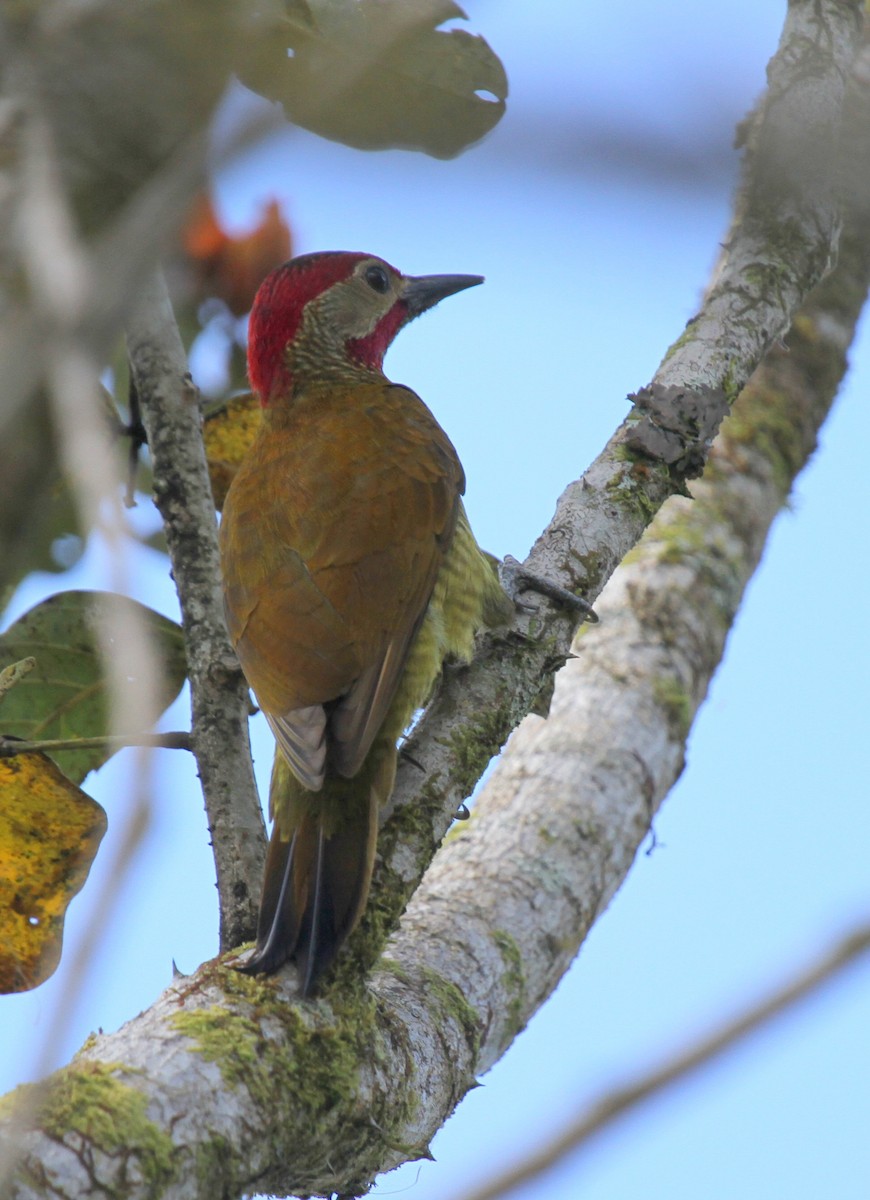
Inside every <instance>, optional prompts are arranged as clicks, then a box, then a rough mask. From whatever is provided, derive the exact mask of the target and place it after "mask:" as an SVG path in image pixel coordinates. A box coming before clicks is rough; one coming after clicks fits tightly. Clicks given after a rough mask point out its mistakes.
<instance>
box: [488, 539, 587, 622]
mask: <svg viewBox="0 0 870 1200" xmlns="http://www.w3.org/2000/svg"><path fill="white" fill-rule="evenodd" d="M498 574H499V579H500V580H501V585H502V587H503V588H504V590H505V591H506V592H507V594H508V595H509V596H510V598H511V599H512V600H513V602H514V604H516V605H517V607H518V608H523V609H529V608H530V606H529V605H527V604H523V603H522V601H521V600H520V599H519V595H520V593H521V592H527V591H534V592H538V593H540V595H542V596H547V597H548V598H549V599H550V600H553V601H555V603H556V604H558V605H560V607H562V608H567V609H569V610H571V611H573V612H575V613H579V614H580V618H581V620H583V621H589V622H590V624H592V625H597V624H598V614H597V613H596V612H595V609H594V608H593V607H592V605H591V604H589V603H588V601H586V600H584V599H583V597H582V596H575V595H574V593H573V592H569V591H568V589H567V588H563V587H561V586H560V585H559V584H558V583H553V582H552V581H551V580H549V579H545V578H544V577H543V576H541V575H536V574H535V573H534V572H533V571H528V570H526V568H525V567H524V566H523V565H522V563H521V562H518V561H517V559H515V558H514V557H513V555H512V554H506V555H505V557H504V559H503V560H502V561H501V562H500V563H499V567H498Z"/></svg>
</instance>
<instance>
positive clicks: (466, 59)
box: [241, 0, 508, 158]
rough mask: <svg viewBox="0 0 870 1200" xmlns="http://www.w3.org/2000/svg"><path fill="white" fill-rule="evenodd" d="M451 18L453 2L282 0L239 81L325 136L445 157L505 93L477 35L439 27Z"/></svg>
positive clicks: (470, 138)
mask: <svg viewBox="0 0 870 1200" xmlns="http://www.w3.org/2000/svg"><path fill="white" fill-rule="evenodd" d="M456 17H462V18H464V17H465V13H464V12H463V11H462V9H461V8H460V7H459V6H458V5H457V4H454V3H453V2H452V0H288V3H286V5H285V18H284V20H283V21H281V22H280V23H279V24H273V25H272V26H271V27H264V29H263V35H262V45H261V49H260V51H259V53H257V54H256V55H254V56H252V58H250V59H248V60H247V62H246V63H245V65H244V67H243V68H242V70H241V78H242V82H243V83H246V84H247V85H248V87H250V88H252V89H253V90H254V91H256V92H260V93H261V94H262V95H264V96H266V97H268V98H269V99H270V100H277V101H279V102H280V103H281V104H282V105H283V106H284V111H285V112H286V114H287V116H288V118H289V119H290V120H291V121H293V122H295V123H296V124H297V125H303V126H304V127H305V128H306V129H310V130H312V131H313V132H314V133H319V134H321V135H322V136H323V137H327V138H331V139H332V140H333V141H337V142H344V143H346V144H347V145H349V146H356V147H358V148H359V149H362V150H382V149H387V148H390V147H398V148H402V149H408V150H423V151H425V153H427V154H431V155H433V156H434V157H435V158H453V157H454V156H455V155H457V154H459V153H460V151H462V150H464V149H465V148H466V147H467V146H469V145H471V143H472V142H476V141H478V139H479V138H482V137H483V136H484V134H486V133H488V132H489V131H490V130H491V129H492V128H493V126H494V125H495V124H496V123H497V122H498V121H499V120H500V119H501V116H502V114H503V113H504V110H505V98H506V97H507V91H508V85H507V76H506V74H505V70H504V67H503V66H502V64H501V61H500V60H499V58H498V56H497V55H496V54H495V53H493V51H492V50H491V49H490V47H489V46H488V45H487V43H486V42H485V41H484V39H483V38H482V37H475V36H472V35H471V34H469V33H466V32H465V31H464V30H461V29H450V30H440V29H439V28H438V26H439V25H442V24H443V23H444V22H445V21H448V20H452V19H454V18H456ZM288 55H289V56H288Z"/></svg>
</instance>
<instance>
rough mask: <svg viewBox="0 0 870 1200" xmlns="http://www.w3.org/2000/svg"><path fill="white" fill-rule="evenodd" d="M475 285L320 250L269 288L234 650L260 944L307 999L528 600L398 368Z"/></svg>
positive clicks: (237, 546) (245, 483)
mask: <svg viewBox="0 0 870 1200" xmlns="http://www.w3.org/2000/svg"><path fill="white" fill-rule="evenodd" d="M482 282H483V280H482V278H481V277H480V276H478V275H426V276H420V277H414V276H407V275H402V274H401V273H400V272H399V271H397V270H396V269H395V268H394V267H391V266H390V265H389V264H388V263H386V262H384V261H383V259H381V258H377V257H375V256H373V255H369V254H359V253H349V252H338V251H336V252H327V253H319V254H305V255H302V256H301V257H298V258H294V259H292V260H291V261H290V262H287V263H285V264H284V265H283V266H281V267H278V268H277V269H276V270H275V271H273V272H272V273H271V274H270V275H269V276H268V277H267V278H266V279H265V280H264V282H263V283H262V285H261V286H260V289H259V291H258V292H257V296H256V299H255V301H254V306H253V309H252V311H251V318H250V327H249V334H248V373H249V377H250V381H251V386H252V388H253V389H254V391H255V392H256V394H257V395H258V397H259V399H260V402H261V405H262V407H263V416H264V419H263V422H262V425H261V428H260V430H259V433H258V435H257V438H256V440H255V442H254V444H253V446H252V448H251V450H250V451H249V453H248V455H247V456H246V458H245V459H244V460H243V462H242V464H241V466H240V468H239V470H238V473H237V474H236V477H235V479H234V480H233V483H232V485H231V487H230V489H229V492H228V494H227V497H226V501H225V504H224V509H223V517H222V521H221V529H220V543H221V561H222V570H223V586H224V600H225V608H226V616H227V624H228V628H229V632H230V637H231V640H232V642H233V644H234V646H235V648H236V651H237V653H238V656H239V660H240V662H241V665H242V669H243V671H244V673H245V676H246V678H247V680H248V683H249V684H250V685H251V688H252V689H253V691H254V693H255V695H256V697H257V702H258V704H259V705H260V708H261V709H262V711H263V713H264V714H265V716H266V720H267V721H268V723H269V725H270V727H271V729H272V732H273V733H274V735H275V740H276V743H277V747H276V755H275V762H274V766H273V770H272V780H271V785H270V792H269V807H270V816H271V818H272V820H273V829H272V835H271V840H270V844H269V851H268V857H267V862H266V872H265V881H264V885H263V893H262V898H261V904H260V913H259V922H258V931H257V945H256V950H255V951H254V953H253V956H252V957H251V958H250V960H248V961H247V962H246V963H245V964H244V966H243V968H242V969H243V970H246V971H249V972H271V971H275V970H277V969H278V968H279V967H281V966H282V965H283V964H284V963H285V962H286V961H288V960H294V961H295V962H296V964H297V968H298V971H299V975H300V980H301V990H302V993H303V995H309V994H310V993H311V991H312V989H313V988H314V987H315V985H316V983H317V981H318V979H319V978H320V976H321V975H322V974H323V972H324V971H325V970H326V968H327V967H328V966H329V965H330V964H331V963H332V961H333V960H334V958H335V955H336V953H337V951H338V949H339V948H340V946H341V945H342V943H343V942H344V940H345V939H346V938H347V936H348V935H349V934H350V932H351V931H352V930H353V928H354V927H355V925H356V924H357V922H358V921H359V919H360V916H361V914H362V912H363V909H364V907H365V904H366V899H367V897H368V891H369V884H370V881H371V876H372V868H373V864H374V857H375V845H376V840H377V830H378V812H379V809H380V808H381V806H382V805H383V804H385V803H386V801H387V800H388V799H389V796H390V793H391V791H392V789H393V784H394V781H395V775H396V757H397V740H398V738H399V737H400V735H401V734H402V732H403V730H404V729H405V728H406V727H407V725H408V723H409V721H410V719H411V717H412V716H413V714H414V712H415V711H416V710H417V709H418V708H420V706H421V705H423V704H424V703H425V701H426V700H427V698H428V696H429V695H430V693H431V691H432V688H433V685H434V683H435V681H436V680H437V678H438V676H439V673H440V671H441V667H442V664H443V663H444V661H445V659H448V658H450V659H456V660H468V659H469V658H470V657H471V653H472V647H473V640H474V635H475V632H476V631H477V630H478V629H480V628H481V627H483V626H493V625H497V624H499V623H501V622H503V621H505V620H506V619H507V618H508V616H509V615H510V613H511V612H512V611H513V603H512V601H511V600H510V599H509V598H508V596H507V594H506V593H505V591H504V590H503V588H502V586H501V584H500V582H499V578H498V573H497V569H496V563H495V560H494V559H493V558H492V557H491V556H489V555H487V554H485V553H484V552H483V551H482V550H481V549H480V548H479V547H478V545H477V542H476V541H475V539H474V536H473V534H472V532H471V529H470V527H469V524H468V519H467V517H466V514H465V509H464V507H463V503H462V495H463V492H464V490H465V475H464V472H463V470H462V465H461V463H460V462H459V458H458V456H457V454H456V451H455V449H454V448H453V445H452V444H451V442H450V440H449V438H448V437H447V435H446V433H445V432H444V430H443V429H442V428H441V426H440V425H439V424H438V422H437V421H436V420H435V418H434V417H433V415H432V413H431V412H430V411H429V409H428V408H427V407H426V405H425V404H424V403H423V401H422V400H421V399H420V398H419V396H417V395H416V394H415V393H414V392H412V391H411V390H410V389H409V388H406V387H402V386H401V385H399V384H395V383H391V382H390V381H389V380H388V379H387V378H386V376H385V375H384V372H383V367H382V364H383V359H384V354H385V352H386V350H387V347H388V346H389V345H390V343H391V342H392V341H393V339H394V338H395V336H396V334H397V333H398V332H399V330H400V329H401V328H402V327H403V326H404V325H406V324H407V323H408V322H409V321H411V320H412V319H413V318H414V317H416V316H419V314H420V313H422V312H425V311H426V310H427V309H429V308H432V307H433V305H435V304H437V303H438V302H439V301H440V300H443V299H444V298H445V297H447V296H452V295H453V294H454V293H456V292H460V291H462V290H463V289H465V288H470V287H474V286H476V285H477V284H479V283H482Z"/></svg>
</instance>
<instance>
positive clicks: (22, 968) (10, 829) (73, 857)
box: [0, 754, 106, 993]
mask: <svg viewBox="0 0 870 1200" xmlns="http://www.w3.org/2000/svg"><path fill="white" fill-rule="evenodd" d="M105 832H106V814H105V812H104V811H103V809H102V808H101V807H100V805H99V804H97V802H96V800H92V799H91V797H90V796H88V795H86V794H85V792H83V791H82V790H81V788H78V787H76V785H75V784H74V783H73V782H72V781H71V780H69V779H67V777H66V776H65V775H64V774H63V773H62V772H61V771H60V770H59V769H58V767H57V766H55V764H54V763H53V762H52V761H51V759H50V758H48V757H46V755H44V754H21V755H18V756H17V757H16V758H4V759H0V992H4V993H5V992H26V991H28V990H29V989H30V988H34V987H38V985H39V984H40V983H44V982H45V980H46V979H48V978H49V976H50V975H52V974H53V973H54V971H55V968H56V967H57V964H58V963H59V962H60V955H61V946H62V942H63V922H64V917H65V916H66V910H67V905H68V904H69V902H70V900H71V899H72V898H73V896H74V895H75V894H76V892H78V891H79V890H80V889H81V887H82V885H83V884H84V882H85V880H86V879H87V877H88V872H89V871H90V869H91V863H92V862H93V860H94V856H95V855H96V853H97V848H98V846H99V844H100V841H101V840H102V837H103V834H104V833H105Z"/></svg>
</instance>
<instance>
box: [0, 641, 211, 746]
mask: <svg viewBox="0 0 870 1200" xmlns="http://www.w3.org/2000/svg"><path fill="white" fill-rule="evenodd" d="M15 665H16V666H17V665H18V664H17V663H16V664H15ZM0 684H2V679H0ZM127 746H148V747H150V748H151V749H155V750H190V749H192V747H191V743H190V734H189V733H185V732H184V731H183V730H178V731H175V732H171V733H131V734H129V735H127V734H103V735H102V736H100V737H81V738H76V737H71V738H46V739H45V741H41V742H27V741H24V740H22V741H18V740H17V739H16V738H10V737H4V736H3V735H2V734H0V758H16V757H17V756H18V755H19V754H53V753H54V752H55V751H56V750H101V749H103V748H105V749H107V750H111V751H112V752H114V751H115V750H124V749H125V748H126V747H127Z"/></svg>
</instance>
